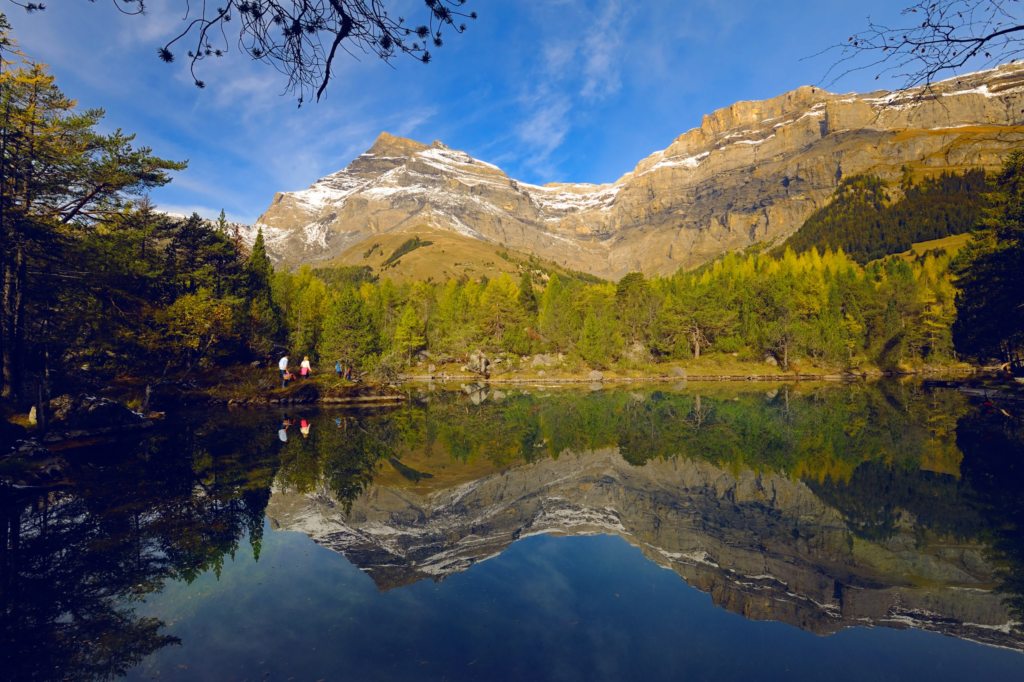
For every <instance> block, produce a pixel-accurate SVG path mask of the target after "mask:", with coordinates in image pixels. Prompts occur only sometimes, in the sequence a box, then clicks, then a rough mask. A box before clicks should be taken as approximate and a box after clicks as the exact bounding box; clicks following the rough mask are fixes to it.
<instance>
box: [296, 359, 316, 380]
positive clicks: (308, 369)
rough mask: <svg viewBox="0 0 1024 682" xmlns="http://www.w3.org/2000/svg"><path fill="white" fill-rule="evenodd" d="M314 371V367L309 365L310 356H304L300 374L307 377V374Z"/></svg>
mask: <svg viewBox="0 0 1024 682" xmlns="http://www.w3.org/2000/svg"><path fill="white" fill-rule="evenodd" d="M312 373H313V368H312V367H310V366H309V356H308V355H307V356H305V357H303V358H302V364H301V365H299V375H300V376H302V378H303V379H305V378H306V377H307V376H309V375H310V374H312Z"/></svg>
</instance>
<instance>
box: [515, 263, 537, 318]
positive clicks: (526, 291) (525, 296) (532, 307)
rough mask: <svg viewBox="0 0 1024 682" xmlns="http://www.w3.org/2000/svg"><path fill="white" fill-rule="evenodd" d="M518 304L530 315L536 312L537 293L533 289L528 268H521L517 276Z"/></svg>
mask: <svg viewBox="0 0 1024 682" xmlns="http://www.w3.org/2000/svg"><path fill="white" fill-rule="evenodd" d="M519 306H520V307H521V308H522V309H523V310H525V311H526V312H527V313H528V314H530V315H533V314H535V313H536V312H537V294H536V292H534V290H533V278H532V277H531V276H530V271H529V270H523V274H522V276H521V277H520V278H519Z"/></svg>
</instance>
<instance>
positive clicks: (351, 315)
mask: <svg viewBox="0 0 1024 682" xmlns="http://www.w3.org/2000/svg"><path fill="white" fill-rule="evenodd" d="M379 352H380V338H379V337H378V335H377V330H376V329H375V328H374V326H373V320H372V318H371V317H370V312H369V310H367V307H366V303H365V302H364V301H363V299H362V298H361V297H360V296H359V294H358V293H356V292H355V290H354V289H352V288H351V287H345V288H344V289H342V291H341V292H340V293H339V294H338V296H337V298H336V299H335V300H334V302H333V303H332V304H331V307H330V310H329V312H328V314H327V321H326V322H325V324H324V334H323V341H322V343H321V350H320V358H321V361H326V362H331V361H338V360H340V361H341V362H342V363H344V364H347V365H356V366H358V365H362V364H363V363H364V362H365V361H366V360H367V359H368V358H370V357H372V356H374V355H376V354H377V353H379Z"/></svg>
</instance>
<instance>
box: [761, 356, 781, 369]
mask: <svg viewBox="0 0 1024 682" xmlns="http://www.w3.org/2000/svg"><path fill="white" fill-rule="evenodd" d="M764 364H766V365H769V366H771V367H778V366H779V361H778V360H776V359H775V356H774V355H766V356H764Z"/></svg>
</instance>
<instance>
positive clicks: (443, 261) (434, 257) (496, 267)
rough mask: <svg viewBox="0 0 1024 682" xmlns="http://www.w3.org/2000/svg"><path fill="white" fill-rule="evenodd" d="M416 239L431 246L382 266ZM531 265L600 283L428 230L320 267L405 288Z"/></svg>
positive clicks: (382, 240)
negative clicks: (360, 272)
mask: <svg viewBox="0 0 1024 682" xmlns="http://www.w3.org/2000/svg"><path fill="white" fill-rule="evenodd" d="M413 237H419V238H420V239H421V240H423V241H429V242H432V243H431V244H430V245H429V246H421V247H419V248H417V249H415V250H413V251H410V252H409V253H407V254H405V255H403V256H402V257H401V258H399V259H398V260H397V261H396V263H397V265H395V264H392V265H391V266H385V265H384V261H386V260H387V259H388V258H389V257H390V256H391V254H393V253H394V252H395V249H397V248H398V247H400V246H401V245H402V244H403V243H405V242H406V241H408V240H409V239H412V238H413ZM375 244H376V245H377V247H376V248H375V249H373V251H372V252H371V253H369V254H368V255H364V254H366V253H367V251H369V250H370V247H371V246H373V245H375ZM499 253H503V254H507V255H508V257H509V259H510V260H509V259H506V258H503V257H502V256H500V255H498V254H499ZM531 258H533V260H531ZM527 264H529V265H530V269H531V270H535V271H537V270H539V271H542V272H546V273H558V276H559V277H566V276H568V277H577V278H589V279H590V280H591V281H597V278H595V277H592V276H590V275H586V274H584V273H579V272H575V271H572V270H568V269H566V268H564V267H562V266H560V265H558V264H556V263H554V262H551V261H542V260H539V259H536V258H535V257H531V256H530V255H529V254H526V253H522V252H518V251H513V250H512V249H508V248H505V247H503V246H501V245H500V244H495V243H494V242H486V241H482V240H480V239H474V238H473V237H467V236H465V235H462V234H459V233H457V232H450V231H448V230H442V229H438V228H436V227H428V226H421V227H402V228H399V229H397V230H392V231H390V232H386V233H384V234H381V235H378V236H376V237H372V238H370V239H367V240H365V241H363V242H361V243H359V244H356V245H355V246H353V247H352V248H350V249H348V250H347V251H345V252H344V253H342V254H341V255H340V256H337V257H336V258H333V259H331V260H329V261H327V262H325V263H323V264H320V265H318V266H317V267H320V268H331V267H341V266H350V265H369V266H370V267H371V268H373V274H374V275H377V276H378V277H380V278H381V279H384V278H388V277H389V278H391V280H392V281H393V282H395V283H396V284H403V283H405V282H423V281H431V282H446V281H448V280H449V279H457V278H459V277H462V276H463V275H465V276H466V277H468V278H470V279H479V278H480V277H481V276H482V275H486V276H487V277H488V278H489V279H494V278H495V277H500V276H501V274H502V273H509V275H510V276H512V277H515V278H518V277H519V273H520V272H522V266H525V265H527Z"/></svg>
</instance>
